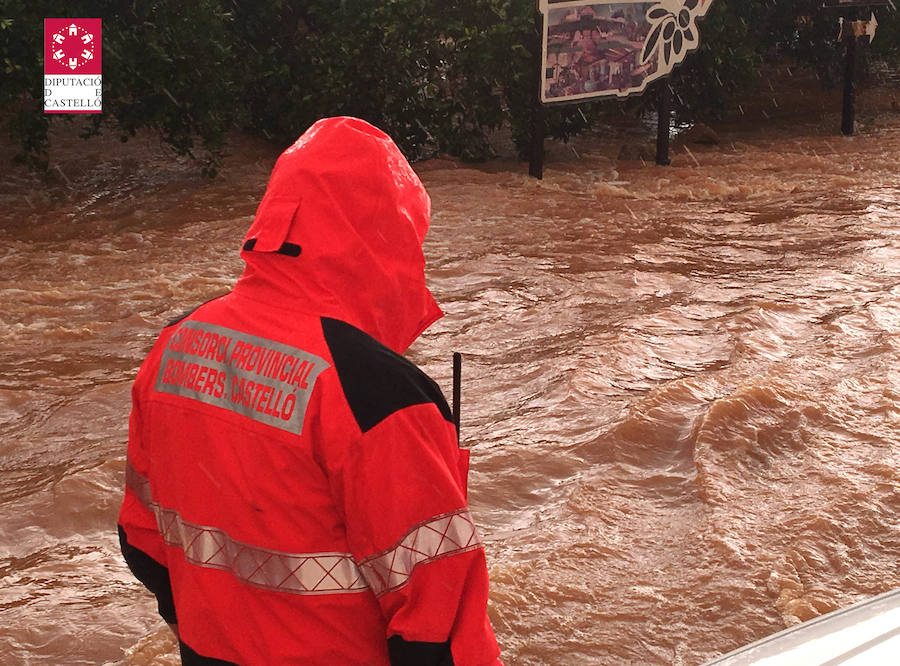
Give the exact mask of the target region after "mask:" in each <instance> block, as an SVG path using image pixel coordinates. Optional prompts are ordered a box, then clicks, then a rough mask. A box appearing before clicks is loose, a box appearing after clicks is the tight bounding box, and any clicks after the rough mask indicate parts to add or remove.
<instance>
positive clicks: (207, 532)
mask: <svg viewBox="0 0 900 666" xmlns="http://www.w3.org/2000/svg"><path fill="white" fill-rule="evenodd" d="M125 484H126V485H127V486H128V487H129V488H130V489H131V490H132V491H133V492H134V494H135V495H136V496H137V498H138V501H140V503H141V504H142V505H144V506H145V507H146V508H147V509H149V510H150V511H152V512H153V513H154V514H155V515H156V524H157V526H158V529H159V533H160V534H161V535H162V537H163V540H164V541H165V542H166V543H167V544H168V545H170V546H175V547H177V548H181V549H182V550H183V551H184V556H185V559H187V560H188V561H189V562H191V563H192V564H195V565H197V566H200V567H209V568H212V569H221V570H223V571H229V572H231V573H232V574H233V575H234V577H235V578H237V579H238V580H240V581H241V582H242V583H246V584H247V585H253V586H254V587H261V588H264V589H267V590H275V591H278V592H288V593H291V594H341V593H348V592H349V593H358V592H362V591H365V590H367V589H369V587H368V585H367V584H366V580H365V579H364V578H363V575H362V573H361V572H360V570H359V568H358V567H357V566H356V562H354V561H353V557H352V556H351V555H350V553H327V552H326V553H285V552H281V551H277V550H269V549H267V548H259V547H257V546H251V545H249V544H246V543H242V542H240V541H237V540H235V539H232V538H231V537H230V536H228V534H227V533H226V532H224V531H223V530H220V529H218V528H216V527H209V526H206V525H197V524H195V523H190V522H188V521H186V520H184V519H183V518H182V517H181V516H180V515H179V513H178V512H177V511H175V510H173V509H167V508H165V507H162V506H160V505H159V503H158V502H155V501H153V498H152V496H151V492H150V482H149V480H148V479H147V478H145V477H144V476H142V475H141V474H140V473H139V472H138V471H137V470H135V469H134V467H133V466H132V465H131V463H130V462H129V463H128V464H127V466H126V468H125Z"/></svg>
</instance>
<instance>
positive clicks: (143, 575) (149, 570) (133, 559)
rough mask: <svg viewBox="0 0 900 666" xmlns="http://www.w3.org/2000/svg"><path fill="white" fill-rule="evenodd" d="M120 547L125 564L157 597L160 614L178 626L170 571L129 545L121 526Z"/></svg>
mask: <svg viewBox="0 0 900 666" xmlns="http://www.w3.org/2000/svg"><path fill="white" fill-rule="evenodd" d="M118 527H119V547H120V548H121V549H122V556H123V557H124V558H125V563H126V564H127V565H128V568H129V569H131V573H133V574H134V577H135V578H137V579H138V580H139V581H141V583H143V584H144V587H146V588H147V589H148V590H150V591H151V592H152V593H153V594H154V595H156V605H157V608H158V609H159V614H160V615H161V616H162V618H163V619H164V620H165V621H166V622H168V623H169V624H178V620H177V618H176V617H175V601H174V600H173V599H172V584H171V582H170V581H169V570H168V569H167V568H166V567H164V566H163V565H161V564H160V563H159V562H157V561H156V560H154V559H153V558H152V557H150V556H149V555H147V553H145V552H144V551H142V550H139V549H137V548H135V547H134V546H132V545H131V544H130V543H128V537H127V536H126V534H125V530H124V529H122V526H121V525H119V526H118Z"/></svg>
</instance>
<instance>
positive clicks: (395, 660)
mask: <svg viewBox="0 0 900 666" xmlns="http://www.w3.org/2000/svg"><path fill="white" fill-rule="evenodd" d="M388 655H389V656H390V658H391V666H453V655H452V654H450V641H446V642H444V643H423V642H421V641H405V640H403V639H402V638H401V637H400V636H391V637H390V638H389V639H388Z"/></svg>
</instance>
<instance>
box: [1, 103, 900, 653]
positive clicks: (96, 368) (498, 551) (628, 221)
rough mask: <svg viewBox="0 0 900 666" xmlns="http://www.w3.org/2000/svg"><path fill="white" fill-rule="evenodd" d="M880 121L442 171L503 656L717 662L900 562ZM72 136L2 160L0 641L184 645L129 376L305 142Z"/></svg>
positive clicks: (229, 260) (433, 177) (797, 120)
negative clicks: (121, 527)
mask: <svg viewBox="0 0 900 666" xmlns="http://www.w3.org/2000/svg"><path fill="white" fill-rule="evenodd" d="M760 118H762V117H760ZM864 120H865V122H863V123H861V125H860V127H859V130H858V132H857V133H856V135H855V136H852V137H842V136H840V135H839V132H838V131H837V130H838V128H839V126H840V124H839V118H837V117H836V116H835V115H834V114H829V113H818V114H812V117H810V118H808V119H807V118H802V117H794V118H792V119H789V120H782V121H776V120H772V121H770V122H766V121H765V120H764V119H756V120H754V121H753V122H749V121H748V122H746V123H740V122H737V121H735V122H733V123H732V124H729V125H723V126H721V127H716V128H715V129H716V131H717V132H718V134H719V143H718V144H717V145H700V144H693V143H685V142H682V141H681V140H676V142H675V145H674V146H673V149H672V155H673V163H672V165H671V166H670V167H658V166H655V165H653V164H650V163H644V162H642V161H640V160H623V159H619V158H618V155H619V149H620V147H621V145H622V144H623V143H625V142H634V141H642V140H644V137H645V136H649V135H650V134H651V132H650V131H649V130H648V129H646V128H644V129H642V128H641V127H638V126H635V127H632V128H626V129H622V128H619V129H616V130H612V129H610V130H608V131H605V132H604V131H599V132H598V133H597V135H596V136H594V137H592V138H589V139H588V138H586V139H583V140H581V141H580V142H579V143H578V144H576V145H575V146H574V149H573V148H571V147H568V146H555V147H553V149H552V150H551V153H550V156H549V160H548V163H547V167H546V172H545V178H544V180H542V181H537V180H534V179H531V178H529V177H528V176H527V175H526V171H527V168H526V166H525V165H523V164H521V163H516V162H513V161H508V162H503V161H500V162H493V163H490V164H488V165H481V166H469V165H463V164H457V163H454V162H451V161H449V160H436V161H432V162H429V163H424V164H422V165H419V169H420V173H421V176H422V178H423V180H424V182H425V184H426V186H427V187H428V189H429V191H430V193H431V195H432V198H433V208H434V215H433V220H432V227H431V230H430V233H429V236H428V239H427V242H426V254H427V258H428V262H429V276H430V284H431V287H432V290H433V292H434V294H435V296H436V297H437V300H438V301H439V302H440V303H441V304H442V306H443V308H444V310H445V312H446V316H445V317H444V319H442V320H441V321H439V322H438V323H437V324H435V325H434V326H433V327H432V328H431V329H430V330H429V331H428V332H427V333H426V334H425V336H424V337H423V338H422V339H420V340H419V341H418V342H417V343H416V344H415V345H414V346H413V347H412V349H411V351H410V355H411V357H412V358H413V359H414V360H415V361H416V362H418V363H419V364H421V365H422V366H423V367H424V368H425V369H426V370H427V371H428V372H429V373H430V374H431V375H432V376H433V377H435V379H436V380H438V382H439V383H440V384H441V385H442V387H444V389H445V393H447V394H448V395H449V393H450V373H451V363H450V359H451V354H452V352H454V351H460V352H462V353H463V355H464V362H463V404H462V421H463V428H462V438H463V444H464V446H466V447H469V448H471V450H472V472H471V476H470V484H469V487H470V503H471V507H472V510H473V513H474V515H475V516H476V519H477V521H478V523H479V524H480V526H481V529H482V532H483V537H484V540H485V543H486V548H487V555H488V562H489V566H490V574H491V579H492V591H491V605H490V615H491V618H492V621H493V624H494V627H495V630H496V632H497V636H498V639H499V641H500V644H501V647H502V649H503V655H504V659H505V661H506V663H507V664H510V665H529V666H530V665H535V666H536V665H543V664H550V665H559V666H569V665H574V664H598V665H607V664H609V665H611V666H616V665H620V664H640V665H644V664H648V665H652V664H676V665H684V666H688V665H696V664H701V663H703V662H704V661H706V660H707V659H710V658H712V657H715V656H716V655H718V654H720V653H722V652H725V651H728V650H731V649H733V648H735V647H737V646H739V645H741V644H744V643H746V642H748V641H751V640H754V639H757V638H760V637H762V636H765V635H767V634H769V633H772V632H775V631H777V630H780V629H782V628H784V627H786V626H790V625H792V624H795V623H797V622H800V621H802V620H806V619H809V618H811V617H814V616H816V615H819V614H821V613H824V612H827V611H831V610H834V609H836V608H838V607H841V606H844V605H847V604H850V603H852V602H855V601H858V600H860V599H862V598H865V597H867V596H870V595H874V594H877V593H880V592H884V591H886V590H889V589H892V588H895V587H898V586H900V568H898V561H900V517H898V511H900V485H898V481H900V363H898V361H900V161H898V157H900V113H897V112H893V111H892V110H891V107H890V105H889V104H886V105H885V106H884V108H883V109H881V110H879V111H878V112H877V113H873V114H871V115H870V116H868V117H865V118H864ZM641 132H643V134H641ZM54 151H55V152H54V156H55V159H56V161H55V162H54V164H55V166H54V167H53V168H52V169H51V175H52V182H50V183H45V182H44V181H41V180H39V179H37V178H36V177H34V176H32V175H30V174H28V173H27V172H25V171H22V170H18V169H14V170H12V171H9V172H7V173H6V174H5V175H3V176H0V179H2V188H0V204H2V206H0V231H2V235H3V243H2V246H0V327H2V328H0V330H2V335H0V662H2V663H3V664H41V665H57V664H67V665H77V664H134V665H149V664H174V663H177V658H176V656H175V652H174V649H175V648H174V643H173V641H172V639H171V638H170V636H169V635H168V633H167V630H166V629H165V628H164V626H163V625H162V622H161V620H160V619H159V618H158V617H157V616H156V614H155V604H154V603H153V601H152V599H151V598H150V597H149V596H148V594H146V593H145V592H144V591H143V588H142V587H141V586H140V585H139V584H138V583H137V582H136V581H135V580H134V579H133V578H132V577H131V576H130V574H129V573H128V571H127V570H126V568H125V566H124V564H123V562H122V560H121V559H120V556H119V554H118V548H117V540H116V534H115V518H116V512H117V510H118V505H119V502H120V496H121V492H122V488H123V484H124V472H125V441H126V431H127V416H128V410H129V387H130V383H131V381H132V379H133V377H134V375H135V372H136V370H137V367H138V365H139V363H140V361H141V359H142V358H143V356H144V354H145V353H146V352H147V350H148V349H149V347H150V345H151V343H152V340H153V339H154V336H155V335H156V333H157V332H158V330H159V329H160V327H161V326H162V325H164V324H165V322H167V321H168V320H169V319H170V318H172V317H174V316H176V315H178V314H179V313H181V312H183V311H184V310H186V309H189V308H191V307H193V306H194V305H196V304H198V303H200V302H202V301H204V300H206V299H209V298H211V297H213V296H215V295H218V294H220V293H223V292H225V291H227V290H228V289H229V288H230V286H231V285H232V284H233V282H234V280H235V279H236V277H237V275H238V274H239V272H240V270H241V267H242V264H241V262H240V259H239V257H238V249H239V245H240V240H241V238H242V237H243V234H244V232H245V230H246V228H247V227H248V224H249V222H250V218H251V216H252V214H253V212H254V210H255V207H256V204H257V202H258V200H259V198H260V197H261V195H262V192H263V189H264V186H265V182H266V177H267V175H268V171H269V169H270V168H271V166H272V164H273V161H274V158H275V156H276V151H275V150H273V149H271V148H267V147H260V146H258V145H255V144H252V143H250V142H241V141H238V142H236V144H235V145H234V147H233V149H232V155H231V156H230V157H229V158H228V162H227V164H226V168H225V170H224V173H223V175H222V176H220V177H219V178H217V179H215V180H212V181H209V180H205V179H203V178H202V177H201V176H199V175H197V173H196V171H195V170H194V169H193V168H192V167H190V166H189V165H185V164H182V163H180V162H177V161H173V160H171V159H170V158H169V157H168V156H167V155H166V154H165V152H164V150H163V149H162V148H160V147H159V146H158V145H157V144H156V143H155V142H154V140H153V139H149V138H148V139H139V140H138V141H136V142H131V143H129V144H126V145H125V146H118V142H115V145H112V144H109V143H103V142H102V141H91V142H86V143H85V142H81V141H80V140H79V139H76V138H69V139H66V138H64V139H61V140H60V142H59V143H58V144H57V147H55V148H54ZM57 166H58V167H59V168H56V167H57Z"/></svg>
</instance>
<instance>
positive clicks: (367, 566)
mask: <svg viewBox="0 0 900 666" xmlns="http://www.w3.org/2000/svg"><path fill="white" fill-rule="evenodd" d="M478 548H481V539H480V538H479V537H478V531H477V530H476V529H475V523H474V522H473V521H472V516H471V514H470V513H469V510H468V509H465V508H464V509H459V510H458V511H454V512H452V513H446V514H443V515H440V516H436V517H434V518H429V519H428V520H427V521H426V522H423V523H420V524H419V525H417V526H416V527H414V528H412V529H411V530H410V531H409V532H407V533H406V534H405V535H404V536H403V538H402V539H400V541H398V542H397V544H396V545H394V546H392V547H391V548H389V549H388V550H385V551H384V552H382V553H378V554H377V555H372V556H371V557H367V558H366V559H364V560H363V561H362V563H361V564H360V568H361V569H362V571H363V574H364V575H365V577H366V580H367V581H368V582H369V586H370V587H371V588H372V591H373V592H374V593H375V594H376V596H381V595H382V594H385V593H386V592H392V591H393V590H396V589H398V588H400V587H403V586H404V585H406V583H408V582H409V578H410V576H412V572H413V569H415V568H416V567H417V566H419V565H420V564H425V563H427V562H432V561H434V560H437V559H440V558H442V557H449V556H451V555H458V554H459V553H465V552H467V551H470V550H476V549H478Z"/></svg>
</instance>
